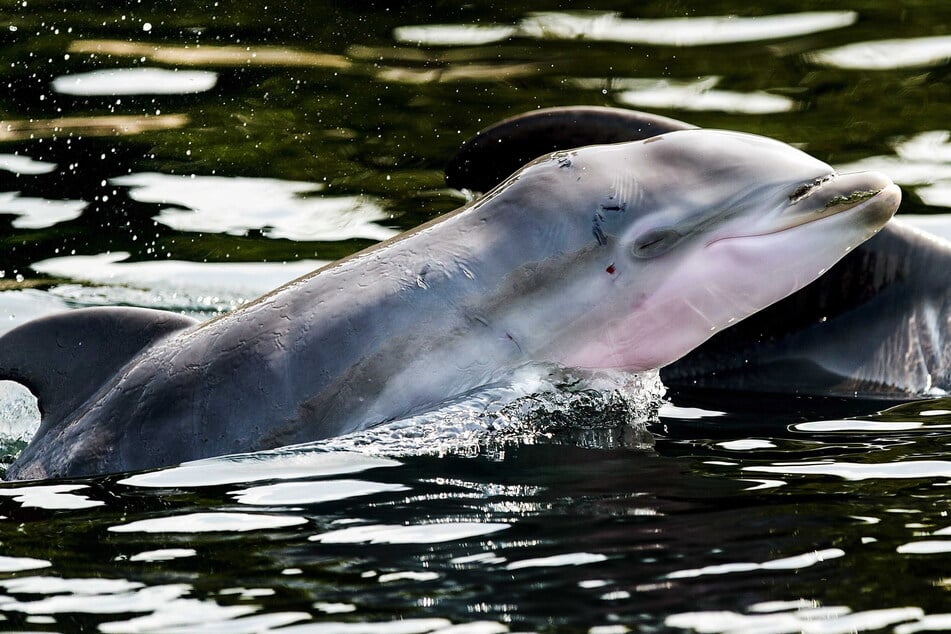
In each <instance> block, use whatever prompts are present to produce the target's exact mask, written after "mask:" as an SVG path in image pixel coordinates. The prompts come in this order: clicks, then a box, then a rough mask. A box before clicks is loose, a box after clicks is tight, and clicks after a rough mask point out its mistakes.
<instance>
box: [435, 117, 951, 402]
mask: <svg viewBox="0 0 951 634" xmlns="http://www.w3.org/2000/svg"><path fill="white" fill-rule="evenodd" d="M676 129H681V130H686V129H696V128H695V127H694V126H692V125H690V124H688V123H683V122H679V121H676V120H673V119H668V118H666V117H659V116H657V115H653V114H649V113H645V112H638V111H634V110H626V109H621V108H599V107H591V106H571V107H563V108H550V109H546V110H537V111H534V112H530V113H526V114H524V115H518V116H515V117H510V118H508V119H506V120H504V121H501V122H499V123H496V124H494V125H491V126H489V127H488V128H486V129H484V130H482V131H480V132H479V133H478V134H477V135H475V136H474V137H473V138H472V139H470V140H469V141H467V142H466V143H465V144H463V146H462V148H461V149H460V151H459V152H458V153H457V155H456V156H455V157H454V159H453V160H452V161H451V162H450V164H449V167H447V170H446V174H447V180H448V182H449V183H450V185H452V186H454V187H457V188H468V189H472V190H477V191H481V190H483V189H488V188H491V186H492V185H494V183H495V182H498V181H499V180H500V174H502V173H508V172H510V171H512V170H514V169H516V168H517V167H518V166H519V165H520V162H524V161H525V160H527V158H531V157H525V155H524V151H525V148H528V151H531V149H532V148H533V147H534V146H533V143H534V144H538V143H544V147H545V148H546V150H547V151H554V150H567V149H570V148H571V147H575V146H577V145H590V144H595V143H617V142H621V141H632V140H636V139H646V138H649V137H651V136H653V135H656V134H659V133H661V132H663V131H668V130H676ZM536 137H541V140H534V141H532V139H536ZM899 218H900V216H899ZM949 271H951V243H948V242H947V241H945V240H942V239H939V238H936V237H933V236H930V235H927V234H924V233H922V232H920V231H918V230H916V229H914V228H912V227H910V226H908V225H906V224H904V223H902V222H900V221H899V220H898V219H894V220H892V221H891V222H889V223H888V224H887V225H886V226H885V227H884V229H883V230H882V231H880V232H879V233H878V234H877V235H876V236H875V237H873V238H872V239H871V240H869V241H867V242H865V243H863V244H861V245H860V246H859V247H857V248H856V249H854V250H853V251H852V252H851V253H849V254H848V255H847V256H846V257H844V258H843V259H842V261H840V262H839V263H838V264H836V265H835V266H834V267H832V268H831V269H830V270H829V272H827V273H825V274H823V275H822V276H821V277H820V278H819V279H818V280H817V281H815V282H813V283H812V284H809V285H808V286H806V287H805V288H804V289H803V290H801V291H799V292H797V293H794V294H792V295H791V296H789V297H788V298H786V299H784V300H782V301H780V302H777V303H776V304H773V305H772V306H770V307H768V308H766V309H765V310H763V311H760V312H758V313H756V314H755V315H753V316H752V317H750V318H749V319H747V320H745V321H744V322H743V323H741V324H739V325H737V326H735V327H732V328H729V329H726V330H724V331H722V332H719V333H717V334H716V335H715V336H714V337H712V338H711V339H710V340H709V341H707V342H706V343H704V344H703V345H701V346H699V347H698V348H696V349H695V350H693V351H692V352H691V353H689V354H688V355H686V356H685V357H683V358H681V359H680V360H678V361H676V362H674V363H672V364H669V365H667V366H666V367H663V368H661V378H662V380H663V382H664V384H665V385H667V386H668V387H680V388H703V389H728V390H748V391H757V392H775V393H800V394H815V395H827V394H828V395H861V396H863V397H882V398H889V399H909V398H918V397H921V396H927V395H935V394H942V393H945V392H947V391H951V293H949V291H948V285H949V283H951V279H949V275H948V272H949Z"/></svg>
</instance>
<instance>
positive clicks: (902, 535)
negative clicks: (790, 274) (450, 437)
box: [0, 0, 951, 634]
mask: <svg viewBox="0 0 951 634" xmlns="http://www.w3.org/2000/svg"><path fill="white" fill-rule="evenodd" d="M589 8H590V9H592V10H591V11H563V10H562V8H561V7H560V6H558V5H557V4H556V3H550V2H536V3H532V4H526V3H515V4H507V5H506V6H504V7H503V6H495V5H492V4H487V3H479V2H477V3H474V4H466V5H464V6H460V5H458V4H451V5H450V4H442V3H435V4H434V5H433V6H427V7H422V6H403V7H399V8H396V7H390V6H384V5H382V4H373V3H370V4H367V3H363V4H360V5H352V6H351V5H346V4H342V3H324V2H316V3H298V4H295V5H290V4H286V3H268V4H267V5H263V4H249V3H235V2H218V3H213V4H210V5H209V4H201V3H184V4H183V3H160V5H156V6H153V7H142V6H141V5H138V4H134V3H121V4H120V5H112V6H106V5H103V6H101V7H88V6H79V5H78V4H76V3H72V2H47V1H44V0H39V1H34V0H31V1H30V2H28V3H27V2H22V3H20V2H18V3H8V5H7V6H6V7H5V10H4V11H3V12H2V14H0V61H2V63H0V86H2V87H3V88H4V90H3V91H2V95H0V270H2V273H0V318H2V323H0V329H3V330H6V329H7V328H9V327H12V326H15V325H16V324H18V323H22V322H23V321H25V320H26V319H28V318H31V317H34V316H38V315H41V314H45V313H48V312H51V311H53V310H58V309H62V308H71V307H78V306H88V305H126V304H129V305H139V306H150V307H158V308H167V309H172V310H178V311H184V312H188V313H190V314H193V315H196V316H199V317H209V316H212V315H215V314H218V313H219V312H221V311H226V310H230V309H232V308H234V307H235V306H237V305H240V304H241V303H242V302H243V301H246V300H247V299H250V298H253V297H255V296H257V295H259V294H261V293H263V292H266V291H267V290H269V289H271V288H273V287H275V286H277V285H279V284H281V283H283V282H284V281H287V280H289V279H293V278H295V277H297V276H298V275H300V274H302V273H304V272H307V271H309V270H312V269H313V268H316V267H317V266H319V265H320V264H321V263H323V262H327V261H332V260H335V259H338V258H340V257H343V256H345V255H347V254H349V253H352V252H354V251H356V250H358V249H360V248H363V247H365V246H367V245H369V244H372V242H373V241H375V240H379V239H383V238H385V237H387V236H389V235H393V234H394V233H396V232H398V231H401V230H405V229H409V228H411V227H414V226H416V225H418V224H420V223H421V222H423V221H426V220H428V219H431V218H433V217H435V216H436V215H438V214H441V213H444V212H446V211H450V210H452V209H454V208H456V207H458V206H459V205H460V204H462V203H463V202H464V200H465V198H464V196H463V195H462V194H461V193H460V192H456V191H453V190H450V189H448V188H447V187H446V186H445V185H444V181H443V175H442V170H443V167H444V166H445V164H446V162H447V161H448V159H449V157H451V156H452V155H453V153H454V152H455V150H456V148H457V147H458V146H459V144H460V143H461V142H462V141H463V140H464V139H466V138H468V137H469V136H470V135H471V134H473V133H474V132H475V131H477V130H478V129H480V128H482V127H484V126H485V125H487V124H488V123H490V122H493V121H496V120H499V119H502V118H504V117H506V116H510V115H512V114H515V113H519V112H523V111H527V110H531V109H534V108H538V107H546V106H557V105H566V104H595V105H611V106H625V105H626V106H629V107H636V108H641V109H645V110H651V111H654V112H657V113H659V114H663V115H666V116H671V117H675V118H678V119H682V120H686V121H690V122H692V123H694V124H697V125H699V126H702V127H707V128H725V129H733V130H744V131H749V132H755V133H759V134H764V135H767V136H772V137H775V138H779V139H782V140H784V141H787V142H790V143H794V144H797V145H799V146H801V147H803V148H804V149H806V150H807V151H809V152H810V153H811V154H813V155H815V156H817V157H818V158H820V159H822V160H824V161H827V162H830V163H831V164H833V165H837V166H841V168H842V170H843V171H847V170H849V169H853V168H854V169H860V168H863V169H864V168H873V169H879V170H882V171H885V172H886V173H888V174H889V175H890V176H891V177H892V178H893V179H894V180H895V181H896V182H898V183H899V184H901V185H902V187H903V190H904V200H905V202H904V203H903V206H902V209H901V213H902V214H903V215H910V214H915V215H918V216H920V217H921V218H919V222H922V223H926V224H928V226H929V228H930V229H931V230H933V231H935V232H939V233H940V232H941V231H942V230H947V226H948V222H947V217H946V216H945V214H946V213H947V212H948V207H949V206H951V195H949V192H951V152H949V151H948V147H949V144H948V135H949V134H951V133H949V130H948V121H949V115H951V111H949V108H951V105H949V104H951V94H949V90H951V89H949V83H948V82H947V78H948V68H949V65H948V57H949V50H951V49H949V43H948V39H947V36H946V33H947V32H948V28H949V25H951V9H949V6H948V5H947V4H946V3H942V2H938V1H937V0H934V1H931V2H927V1H926V2H919V3H916V4H914V5H908V4H907V3H906V4H904V5H896V4H895V3H884V2H877V1H874V0H867V1H861V2H851V3H847V4H846V5H843V6H841V7H835V8H830V7H829V6H828V5H827V3H817V2H795V3H793V2H774V3H771V4H770V6H769V7H753V6H747V5H741V4H738V3H735V2H726V1H724V2H714V3H689V2H688V3H683V2H678V3H671V2H650V3H630V2H602V3H600V4H597V5H591V6H590V7H589ZM731 15H736V16H738V17H736V18H728V17H725V16H731ZM776 16H779V17H776ZM942 228H943V229H942ZM855 336H856V337H861V336H862V333H860V332H856V333H855ZM667 399H668V402H667V403H665V404H664V405H663V406H662V407H661V408H660V412H659V414H657V415H656V416H654V417H650V416H647V417H644V418H641V419H638V420H637V421H634V422H632V421H630V420H622V421H617V420H615V421H613V422H610V421H601V422H600V423H599V424H592V425H589V426H588V427H586V428H583V429H566V428H565V427H564V426H562V427H560V428H555V429H545V430H543V433H534V434H530V435H528V436H524V435H522V436H517V437H510V438H506V439H504V440H503V441H500V442H498V443H495V444H491V446H486V445H484V444H483V445H480V444H478V443H477V444H476V446H475V448H474V449H471V448H470V449H471V450H469V451H440V452H435V453H433V452H429V453H427V452H426V451H417V452H406V451H403V452H396V453H386V452H377V453H374V452H373V451H372V446H373V445H374V443H365V444H363V445H358V446H351V447H349V448H347V450H344V449H341V448H339V447H338V448H337V449H335V450H330V449H328V448H327V447H318V446H315V447H302V448H295V449H291V450H279V451H273V452H262V453H260V454H251V455H247V456H238V457H230V458H219V459H213V460H209V461H203V462H199V463H192V464H189V465H183V466H180V467H174V468H169V469H165V470H160V471H156V472H150V473H144V474H125V475H122V476H109V477H101V478H91V479H84V480H76V481H62V482H41V483H11V484H7V485H4V486H3V487H0V516H2V519H0V544H2V546H3V548H2V549H0V616H2V618H3V619H5V621H4V623H3V627H4V628H6V629H11V630H32V631H95V630H98V631H101V632H142V631H150V632H152V631H162V632H202V631H209V632H210V631H228V632H264V631H274V632H284V633H299V632H347V633H355V632H371V633H373V632H381V633H383V632H386V633H406V634H409V633H412V632H435V631H453V632H467V633H468V632H477V633H479V634H487V633H489V632H493V633H494V632H504V631H515V632H518V631H557V632H575V631H584V632H590V633H591V634H615V633H620V632H624V631H629V630H635V631H637V630H644V631H669V630H677V629H682V630H692V631H700V632H733V631H758V632H781V631H823V632H851V631H895V632H898V633H899V634H904V633H907V634H910V633H912V632H917V631H928V630H931V631H940V630H947V629H951V614H949V611H948V608H947V592H948V587H949V581H948V575H947V563H948V553H951V537H949V535H951V521H949V519H948V515H947V509H948V508H949V504H948V494H947V490H948V484H949V482H951V461H949V460H948V459H947V457H946V456H947V445H948V443H949V442H951V435H949V433H948V430H949V425H951V403H949V402H948V400H947V399H942V398H935V399H931V400H927V401H920V402H915V403H909V404H897V403H892V402H885V401H869V400H860V399H845V398H819V397H804V396H795V397H794V396H774V395H752V394H744V393H722V392H702V391H699V390H697V391H687V390H678V391H673V392H671V393H669V394H668V397H667ZM19 412H20V410H16V411H14V410H12V409H10V408H9V407H8V408H7V410H6V411H4V412H3V414H4V416H5V418H4V419H3V421H4V424H6V422H7V420H8V419H9V418H13V419H17V420H23V419H26V418H29V417H30V416H34V417H35V416H36V412H35V410H29V407H27V406H25V405H24V409H23V410H22V412H25V413H19ZM30 412H32V414H31V413H30ZM589 422H590V421H589ZM424 444H425V443H424ZM368 447H371V449H368ZM430 448H431V446H430ZM454 626H456V629H452V630H451V629H450V628H453V627H454Z"/></svg>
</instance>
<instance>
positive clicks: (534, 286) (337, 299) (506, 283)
mask: <svg viewBox="0 0 951 634" xmlns="http://www.w3.org/2000/svg"><path fill="white" fill-rule="evenodd" d="M899 200H900V192H899V190H898V188H897V187H896V186H895V185H894V184H893V183H892V182H891V181H890V180H889V179H888V178H886V177H884V176H882V175H880V174H876V173H863V174H851V175H835V174H834V173H833V171H832V169H831V168H830V167H829V166H828V165H826V164H825V163H822V162H821V161H818V160H816V159H814V158H812V157H810V156H808V155H807V154H805V153H803V152H801V151H799V150H796V149H794V148H792V147H790V146H788V145H785V144H783V143H780V142H778V141H774V140H771V139H766V138H763V137H757V136H753V135H749V134H742V133H734V132H724V131H714V130H678V131H674V132H669V133H667V134H663V135H660V136H655V137H652V138H650V139H647V140H646V141H637V142H628V143H619V144H614V145H598V146H592V147H586V148H581V149H577V150H572V151H569V152H558V153H554V154H551V155H548V156H544V157H542V158H540V159H538V160H536V161H534V162H532V163H531V164H529V165H527V166H525V167H523V168H522V169H520V170H519V171H517V172H516V173H515V174H513V175H512V176H510V177H509V178H507V179H506V180H505V181H504V182H503V183H502V184H501V185H500V186H499V187H497V188H495V189H494V190H492V191H491V192H489V193H488V194H487V195H486V196H485V197H483V198H481V199H479V200H477V201H475V202H474V203H472V204H470V205H468V206H466V207H463V208H462V209H459V210H457V211H455V212H452V213H449V214H447V215H445V216H442V217H440V218H437V219H436V220H434V221H432V222H429V223H427V224H424V225H422V226H421V227H419V228H417V229H416V230H414V231H411V232H408V233H405V234H402V235H400V236H397V237H396V238H394V239H392V240H389V241H387V242H384V243H381V244H379V245H376V246H374V247H372V248H370V249H368V250H365V251H362V252H360V253H357V254H355V255H353V256H350V257H348V258H345V259H343V260H341V261H339V262H337V263H334V264H332V265H329V266H327V267H324V268H322V269H319V270H317V271H315V272H313V273H311V274H309V275H306V276H304V277H302V278H300V279H298V280H295V281H293V282H290V283H289V284H287V285H285V286H283V287H281V288H278V289H277V290H275V291H273V292H271V293H269V294H267V295H265V296H263V297H261V298H259V299H257V300H255V301H253V302H251V303H249V304H247V305H245V306H243V307H241V308H239V309H238V310H236V311H234V312H232V313H229V314H227V315H224V316H222V317H219V318H217V319H214V320H212V321H209V322H206V323H202V324H195V323H194V322H192V321H191V320H190V319H187V318H183V317H181V316H178V315H174V314H169V313H163V312H160V311H151V310H141V309H128V308H126V309H122V308H101V309H86V310H76V311H71V312H67V313H64V314H58V315H53V316H50V317H47V318H43V319H39V320H36V321H33V322H29V323H27V324H24V325H23V326H20V327H19V328H16V329H14V330H12V331H10V332H9V333H7V334H5V335H4V336H3V337H0V378H3V379H12V380H16V381H18V382H20V383H22V384H24V385H26V386H27V387H28V388H29V389H30V390H31V391H32V392H33V393H34V394H35V395H36V396H37V398H38V401H39V406H40V411H41V414H42V421H41V426H40V429H39V431H38V432H37V434H36V436H35V437H34V439H33V440H32V441H31V443H30V444H29V445H28V446H27V448H26V449H24V451H23V452H22V454H21V455H20V456H19V457H18V458H17V460H16V461H15V462H14V463H13V464H12V465H11V466H10V468H9V469H8V471H7V477H8V478H9V479H38V478H55V477H68V476H83V475H92V474H102V473H112V472H123V471H131V470H141V469H147V468H152V467H159V466H164V465H170V464H176V463H179V462H182V461H187V460H191V459H197V458H202V457H208V456H213V455H223V454H229V453H237V452H247V451H255V450H261V449H267V448H274V447H279V446H286V445H290V444H295V443H301V442H307V441H314V440H320V439H323V438H327V437H331V436H335V435H339V434H344V433H348V432H352V431H357V430H361V429H365V428H368V427H371V426H373V425H376V424H379V423H381V422H385V421H389V420H394V419H399V418H401V417H405V416H407V415H411V414H414V413H419V412H422V411H428V410H431V409H433V408H435V407H438V405H439V404H440V403H441V402H444V401H445V400H446V399H449V398H452V397H457V396H459V395H462V394H465V393H467V392H469V391H471V390H473V389H477V388H479V387H480V386H484V385H487V384H491V383H493V382H495V381H499V380H504V379H505V377H506V376H507V375H509V374H510V373H511V372H512V370H513V369H515V368H517V367H519V366H521V365H523V364H526V363H529V362H546V363H555V364H561V365H565V366H574V367H587V368H624V369H630V370H644V369H648V368H656V367H659V366H663V365H667V364H669V363H671V362H672V361H674V360H675V359H677V358H679V357H681V356H683V355H684V354H686V353H688V352H689V351H690V350H692V349H693V348H695V347H696V346H697V345H699V344H701V343H702V342H703V341H705V340H706V339H708V338H709V337H710V336H711V335H713V334H715V333H716V332H718V331H720V330H722V329H723V328H726V327H727V326H729V325H731V324H733V323H735V322H738V321H740V320H742V319H744V318H745V317H747V316H749V315H750V314H752V313H755V312H757V311H759V310H761V309H763V308H764V307H766V306H768V305H770V304H772V303H774V302H776V301H778V300H780V299H781V298H783V297H785V296H787V295H789V294H790V293H792V292H794V291H796V290H798V289H799V288H801V287H802V286H804V285H805V284H808V283H809V282H811V281H812V280H814V279H816V277H818V276H819V275H820V274H821V273H822V272H823V271H825V270H826V269H827V268H828V267H830V266H832V265H833V264H834V263H835V262H836V261H837V260H839V259H840V258H841V257H842V256H843V255H845V253H847V252H848V251H849V250H851V249H853V248H855V247H856V246H858V245H859V244H861V243H862V242H863V241H865V240H866V239H868V238H869V237H870V236H872V235H873V234H874V233H875V232H877V231H878V230H879V229H880V228H881V227H882V226H883V225H884V224H885V223H886V222H887V221H888V219H889V218H890V217H891V216H892V214H893V213H894V212H895V210H896V208H897V207H898V203H899Z"/></svg>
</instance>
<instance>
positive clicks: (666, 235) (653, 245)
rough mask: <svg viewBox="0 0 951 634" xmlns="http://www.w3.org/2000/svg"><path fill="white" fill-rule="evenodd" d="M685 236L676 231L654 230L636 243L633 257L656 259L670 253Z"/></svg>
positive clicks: (633, 248) (632, 248)
mask: <svg viewBox="0 0 951 634" xmlns="http://www.w3.org/2000/svg"><path fill="white" fill-rule="evenodd" d="M681 238H683V236H682V235H681V234H680V233H679V232H677V231H676V230H674V229H653V230H651V231H648V232H647V233H645V234H643V235H642V236H640V237H639V238H637V240H635V241H634V245H633V246H632V247H631V255H633V256H634V257H636V258H655V257H657V256H658V255H663V254H664V253H667V252H668V251H670V250H671V249H672V248H673V247H674V246H676V244H677V243H678V242H680V239H681Z"/></svg>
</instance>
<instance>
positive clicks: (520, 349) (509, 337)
mask: <svg viewBox="0 0 951 634" xmlns="http://www.w3.org/2000/svg"><path fill="white" fill-rule="evenodd" d="M505 336H506V337H507V338H508V340H509V341H511V342H512V343H514V344H515V347H516V348H518V351H519V353H521V352H522V346H520V345H518V342H517V341H516V340H515V337H513V336H512V335H511V334H510V333H505Z"/></svg>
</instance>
